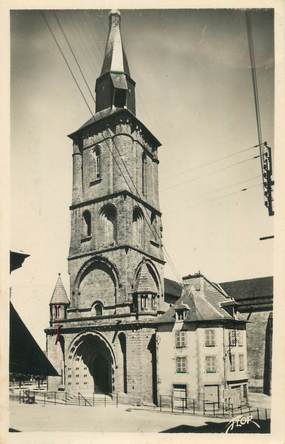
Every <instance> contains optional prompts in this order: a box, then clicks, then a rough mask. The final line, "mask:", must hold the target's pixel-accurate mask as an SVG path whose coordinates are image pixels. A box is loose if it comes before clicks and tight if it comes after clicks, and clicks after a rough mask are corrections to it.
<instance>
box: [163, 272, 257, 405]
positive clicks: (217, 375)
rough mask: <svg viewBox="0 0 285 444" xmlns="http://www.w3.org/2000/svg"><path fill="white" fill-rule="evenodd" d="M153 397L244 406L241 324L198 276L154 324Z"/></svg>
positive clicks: (220, 294) (221, 295)
mask: <svg viewBox="0 0 285 444" xmlns="http://www.w3.org/2000/svg"><path fill="white" fill-rule="evenodd" d="M157 342H158V348H157V350H158V351H157V374H158V396H162V397H163V396H167V395H168V396H174V399H177V398H180V397H182V398H189V399H191V400H193V399H194V400H196V401H205V402H215V403H217V404H221V403H225V404H227V403H229V404H233V405H234V406H240V405H242V404H246V403H247V401H248V396H247V383H248V376H247V349H246V322H245V321H244V320H242V319H240V318H239V317H238V315H237V313H236V303H235V301H234V300H233V299H232V298H230V297H229V296H228V295H227V294H226V293H225V292H224V291H223V290H222V288H221V287H220V286H218V285H216V284H213V283H212V282H210V281H209V280H208V279H206V278H205V277H204V276H203V275H202V274H200V273H197V274H195V275H190V276H186V277H184V278H183V289H182V294H181V296H180V297H179V298H178V300H176V302H175V304H173V305H172V306H171V307H170V308H169V309H168V310H167V311H166V312H165V313H164V314H163V315H161V316H160V317H159V319H158V321H157Z"/></svg>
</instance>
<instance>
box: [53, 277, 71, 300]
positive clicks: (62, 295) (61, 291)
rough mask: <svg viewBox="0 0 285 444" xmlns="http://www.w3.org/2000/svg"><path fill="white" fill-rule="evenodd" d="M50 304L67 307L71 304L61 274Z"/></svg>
mask: <svg viewBox="0 0 285 444" xmlns="http://www.w3.org/2000/svg"><path fill="white" fill-rule="evenodd" d="M50 304H67V305H68V304H69V299H68V297H67V293H66V291H65V288H64V286H63V283H62V280H61V277H60V273H59V274H58V278H57V281H56V284H55V288H54V290H53V294H52V297H51V300H50Z"/></svg>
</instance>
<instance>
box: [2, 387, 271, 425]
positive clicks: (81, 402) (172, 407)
mask: <svg viewBox="0 0 285 444" xmlns="http://www.w3.org/2000/svg"><path fill="white" fill-rule="evenodd" d="M10 399H12V400H14V401H18V402H19V403H26V404H34V403H36V404H44V405H45V404H54V405H56V404H62V405H74V406H82V407H96V406H104V407H107V406H110V405H113V406H116V407H118V405H119V404H128V405H130V404H132V405H140V408H144V409H145V408H148V409H149V408H150V407H149V406H148V407H146V406H143V404H141V403H140V402H139V400H134V399H128V397H126V395H124V396H122V395H121V394H119V393H113V394H102V395H96V394H93V395H91V396H87V395H83V394H82V393H80V392H78V393H76V394H70V393H67V392H38V391H33V390H21V391H19V392H17V393H13V392H10ZM151 408H152V410H158V411H161V412H169V413H176V414H177V413H180V414H181V413H182V414H190V415H198V416H208V417H209V416H210V417H217V418H233V417H237V416H240V415H244V416H249V415H251V416H252V418H254V419H257V420H268V419H270V417H271V410H270V409H269V408H263V407H251V406H249V405H248V404H244V405H240V406H234V405H233V404H231V403H225V402H209V401H199V400H197V399H192V398H179V397H175V396H168V395H160V396H159V398H158V403H157V405H156V406H155V405H153V407H151Z"/></svg>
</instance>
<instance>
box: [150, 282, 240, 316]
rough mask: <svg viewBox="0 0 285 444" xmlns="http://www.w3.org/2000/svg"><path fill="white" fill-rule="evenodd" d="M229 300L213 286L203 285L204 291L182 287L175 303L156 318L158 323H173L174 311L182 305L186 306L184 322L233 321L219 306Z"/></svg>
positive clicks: (191, 287)
mask: <svg viewBox="0 0 285 444" xmlns="http://www.w3.org/2000/svg"><path fill="white" fill-rule="evenodd" d="M229 300H230V299H229V298H227V297H226V296H224V295H223V294H222V293H220V292H219V291H218V290H217V289H216V288H215V287H214V286H211V284H210V283H208V285H204V290H202V289H201V290H200V291H196V290H195V289H194V287H193V286H191V284H187V285H184V286H183V289H182V294H181V296H180V298H179V299H178V300H177V301H176V303H175V304H174V305H173V306H172V307H170V308H169V309H168V310H167V312H166V313H164V314H163V315H161V316H160V317H159V318H158V321H157V322H158V323H164V322H166V323H169V322H170V323H171V322H175V310H176V309H177V308H179V307H180V306H181V305H182V304H183V305H188V306H189V310H188V311H187V314H186V317H185V320H184V322H197V321H212V320H224V319H228V320H234V318H233V317H232V316H231V315H230V314H229V313H228V312H227V311H226V310H225V309H223V308H222V307H221V306H220V303H222V302H226V301H227V302H228V301H229Z"/></svg>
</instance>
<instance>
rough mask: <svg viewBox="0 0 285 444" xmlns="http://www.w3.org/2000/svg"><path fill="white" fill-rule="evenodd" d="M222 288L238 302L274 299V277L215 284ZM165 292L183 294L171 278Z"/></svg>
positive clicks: (178, 295)
mask: <svg viewBox="0 0 285 444" xmlns="http://www.w3.org/2000/svg"><path fill="white" fill-rule="evenodd" d="M213 285H214V286H216V287H217V288H221V290H222V291H225V292H226V293H227V294H228V295H229V296H230V297H232V298H234V299H235V300H236V301H237V302H238V304H239V305H240V304H243V305H245V304H246V305H256V306H258V305H264V304H268V303H272V299H273V277H272V276H267V277H261V278H253V279H241V280H237V281H231V282H222V283H220V284H213ZM164 288H165V293H166V294H169V295H171V296H173V297H176V298H177V299H178V298H179V297H180V295H181V291H182V286H181V285H180V284H179V283H178V282H175V281H173V280H171V279H164Z"/></svg>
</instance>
